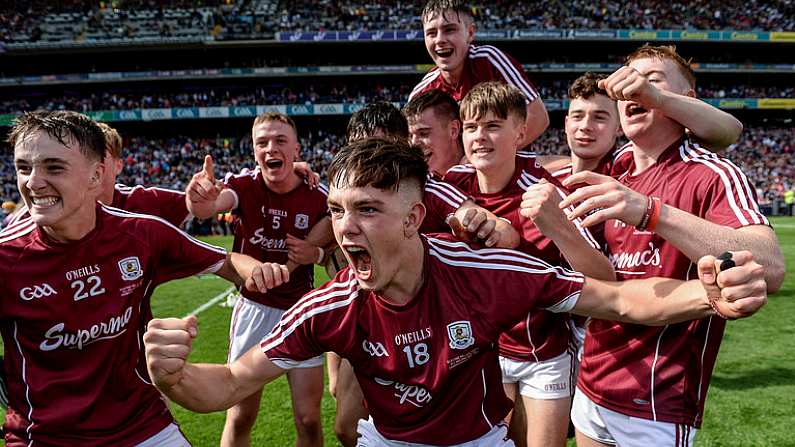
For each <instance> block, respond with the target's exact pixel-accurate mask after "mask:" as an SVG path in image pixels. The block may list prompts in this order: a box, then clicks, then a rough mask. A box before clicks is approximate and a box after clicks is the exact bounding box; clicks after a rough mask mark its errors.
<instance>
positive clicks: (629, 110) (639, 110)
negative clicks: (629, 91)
mask: <svg viewBox="0 0 795 447" xmlns="http://www.w3.org/2000/svg"><path fill="white" fill-rule="evenodd" d="M647 112H648V110H646V109H645V108H643V107H642V106H641V105H640V104H637V103H634V102H633V103H629V104H627V107H626V109H625V110H624V114H625V115H626V116H627V118H632V117H634V116H638V115H643V114H645V113H647Z"/></svg>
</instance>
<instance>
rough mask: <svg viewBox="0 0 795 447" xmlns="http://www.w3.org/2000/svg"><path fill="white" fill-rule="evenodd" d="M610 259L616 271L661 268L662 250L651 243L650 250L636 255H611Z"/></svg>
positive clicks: (635, 253) (638, 252)
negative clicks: (646, 267)
mask: <svg viewBox="0 0 795 447" xmlns="http://www.w3.org/2000/svg"><path fill="white" fill-rule="evenodd" d="M608 258H609V259H610V262H611V263H612V264H613V267H615V268H616V270H622V269H632V268H635V267H642V266H649V265H654V266H659V265H660V249H659V248H656V247H655V246H654V244H653V243H652V242H649V249H648V250H643V251H636V252H634V253H615V254H611V255H610V256H609V257H608Z"/></svg>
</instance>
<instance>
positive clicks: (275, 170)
mask: <svg viewBox="0 0 795 447" xmlns="http://www.w3.org/2000/svg"><path fill="white" fill-rule="evenodd" d="M252 140H253V143H254V158H255V159H256V161H257V169H255V170H254V171H252V172H251V173H249V174H242V175H235V176H231V177H229V178H227V180H226V182H225V184H224V185H223V187H222V186H221V185H220V184H217V183H216V182H215V177H214V174H213V167H212V158H210V157H209V156H207V159H206V160H205V166H204V169H203V170H202V171H201V172H199V173H197V174H196V175H195V176H194V177H193V179H192V180H191V182H190V184H189V185H188V187H187V190H186V193H187V203H188V209H189V210H190V211H191V213H193V215H195V216H196V217H198V218H200V219H206V218H208V217H212V216H215V215H216V214H218V213H222V212H226V211H230V210H232V211H234V212H235V213H236V214H237V215H238V216H240V222H239V225H240V234H241V238H240V240H241V247H240V251H241V252H242V253H246V254H249V255H251V256H253V257H255V258H257V259H260V260H262V261H269V262H276V263H280V264H287V265H288V266H289V268H290V270H291V271H292V275H291V281H289V282H287V283H286V284H284V285H282V286H281V287H278V288H276V289H273V290H269V291H268V292H267V293H265V294H262V293H255V292H251V291H247V290H243V291H241V297H240V298H238V300H237V303H236V305H235V310H234V313H233V315H232V323H231V327H230V343H229V362H230V363H232V362H234V361H235V360H237V359H238V358H239V357H240V356H242V355H243V354H244V353H245V352H246V351H248V350H249V349H250V348H251V347H252V346H254V345H256V344H257V343H258V342H259V341H260V340H261V339H262V337H263V336H265V335H266V334H267V333H268V332H270V330H271V329H272V328H273V326H274V325H275V324H276V323H277V322H278V321H279V319H280V318H281V316H282V314H283V313H284V311H285V310H286V309H288V308H289V307H290V306H292V305H293V304H294V303H295V302H296V301H298V299H299V298H301V296H302V295H304V294H305V293H306V292H308V291H309V290H311V289H312V287H313V284H312V282H313V264H314V263H315V262H318V261H319V260H320V259H322V258H323V249H322V248H320V247H322V246H324V245H326V244H327V243H328V242H330V241H331V239H332V234H331V225H330V222H329V218H328V215H327V208H326V194H327V190H326V187H325V186H323V185H320V186H319V187H318V188H317V189H314V190H312V189H310V187H309V185H308V184H307V183H306V182H305V181H304V180H303V179H302V178H301V177H299V176H298V175H297V174H296V173H295V171H294V169H293V161H294V160H295V158H296V157H297V155H298V153H299V150H300V147H299V144H298V136H297V131H296V128H295V123H294V122H293V120H292V119H290V117H288V116H286V115H282V114H278V113H268V114H264V115H261V116H259V117H257V118H256V119H255V120H254V124H253V126H252ZM310 231H314V232H316V233H317V234H319V235H320V236H319V237H320V240H319V243H318V244H317V245H313V244H310V243H308V242H307V241H306V240H305V238H306V237H307V236H308V235H309V233H310ZM291 253H292V254H291ZM288 382H289V384H290V393H291V395H292V399H293V413H294V415H295V425H296V432H297V440H296V443H297V445H300V446H319V445H322V443H323V432H322V429H321V422H320V400H321V398H322V395H323V357H322V356H317V357H315V358H312V359H308V360H307V361H305V362H302V363H301V364H300V365H298V366H297V367H296V368H295V369H293V370H292V371H290V373H289V374H288ZM261 398H262V390H261V389H260V390H257V391H256V392H254V393H252V394H251V395H250V396H248V397H246V399H244V400H243V401H241V402H240V403H239V404H237V405H235V406H234V407H233V408H232V409H230V410H229V412H228V413H227V418H226V425H225V426H224V432H223V435H222V437H221V445H223V446H242V445H249V444H250V443H251V429H252V428H253V426H254V423H255V422H256V419H257V413H258V412H259V407H260V400H261Z"/></svg>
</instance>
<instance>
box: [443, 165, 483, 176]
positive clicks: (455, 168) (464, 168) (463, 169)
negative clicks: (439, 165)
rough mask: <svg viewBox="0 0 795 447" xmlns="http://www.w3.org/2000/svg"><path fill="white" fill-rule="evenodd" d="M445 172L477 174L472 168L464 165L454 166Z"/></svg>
mask: <svg viewBox="0 0 795 447" xmlns="http://www.w3.org/2000/svg"><path fill="white" fill-rule="evenodd" d="M447 172H463V173H465V174H472V173H474V172H477V170H476V169H475V167H474V166H472V165H470V164H466V165H454V166H453V167H452V168H450V169H448V170H447Z"/></svg>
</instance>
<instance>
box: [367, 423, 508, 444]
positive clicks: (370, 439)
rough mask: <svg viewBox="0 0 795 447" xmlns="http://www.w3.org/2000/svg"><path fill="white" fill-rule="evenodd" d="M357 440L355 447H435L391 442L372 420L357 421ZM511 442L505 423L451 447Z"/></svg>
mask: <svg viewBox="0 0 795 447" xmlns="http://www.w3.org/2000/svg"><path fill="white" fill-rule="evenodd" d="M356 431H357V432H358V433H359V439H358V440H357V441H356V447H435V446H433V445H431V444H417V443H414V442H404V441H391V440H389V439H386V438H385V437H384V436H383V435H381V433H379V432H378V430H376V428H375V424H373V418H370V419H366V420H365V419H359V425H358V427H357V428H356ZM514 446H515V444H514V443H513V441H511V440H510V439H508V426H507V425H506V424H505V423H500V424H497V425H495V426H494V427H493V428H492V429H491V430H489V431H488V432H487V433H486V434H484V435H483V436H481V437H480V438H478V439H475V440H473V441H469V442H465V443H463V444H455V445H453V446H451V447H514Z"/></svg>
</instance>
